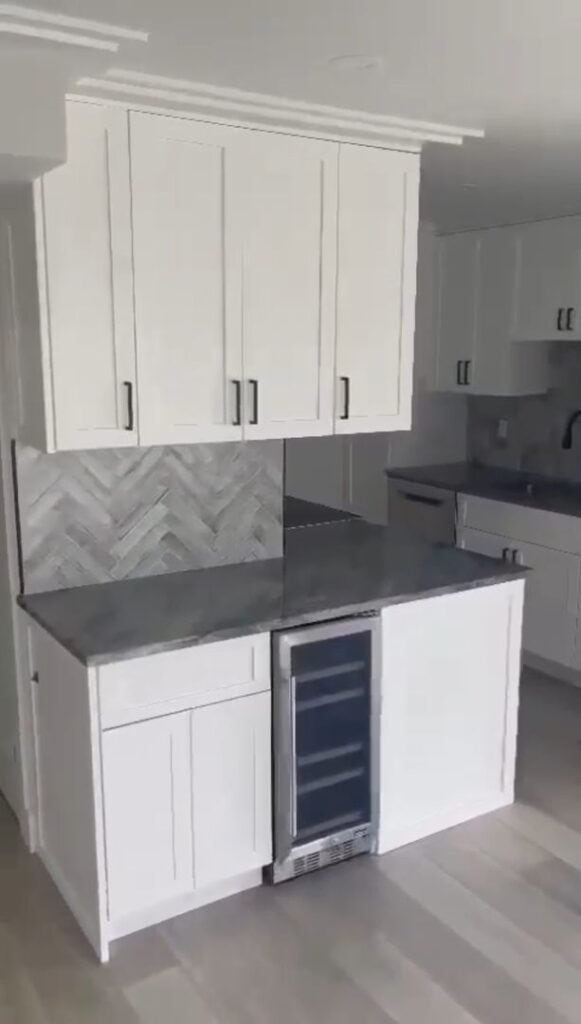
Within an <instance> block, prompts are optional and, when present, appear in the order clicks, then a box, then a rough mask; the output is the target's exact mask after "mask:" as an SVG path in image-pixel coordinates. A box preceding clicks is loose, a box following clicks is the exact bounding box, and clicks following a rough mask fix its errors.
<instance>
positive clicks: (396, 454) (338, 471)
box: [285, 225, 468, 523]
mask: <svg viewBox="0 0 581 1024" xmlns="http://www.w3.org/2000/svg"><path fill="white" fill-rule="evenodd" d="M436 245H437V241H436V238H435V236H434V232H433V229H432V228H431V227H430V226H425V225H422V227H421V228H420V237H419V249H418V287H417V299H416V334H415V358H414V398H413V412H412V429H411V430H409V431H398V432H397V433H392V434H359V435H356V436H354V437H321V438H300V439H298V440H291V441H287V442H286V443H285V454H286V465H285V493H286V494H292V495H294V496H296V497H298V498H306V499H307V500H309V501H318V502H322V503H323V504H326V505H331V506H333V507H335V508H344V509H352V510H353V511H354V512H357V513H358V514H360V515H362V516H364V517H365V518H366V519H369V520H370V521H371V522H379V523H384V522H386V520H387V486H386V481H385V469H386V468H387V467H388V466H394V467H395V466H418V465H423V464H429V463H437V462H459V461H462V460H463V459H464V458H466V451H467V448H466V445H467V410H468V406H467V400H466V399H465V398H464V397H463V396H461V395H441V394H438V393H435V392H432V391H430V390H429V389H430V386H431V382H432V381H433V380H434V379H435V360H436V323H437V281H436Z"/></svg>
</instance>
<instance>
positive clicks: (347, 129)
mask: <svg viewBox="0 0 581 1024" xmlns="http://www.w3.org/2000/svg"><path fill="white" fill-rule="evenodd" d="M77 87H78V89H79V90H81V92H80V93H79V94H76V95H75V98H77V99H83V98H84V99H93V100H94V99H95V98H100V99H103V100H108V101H111V100H113V101H115V102H119V103H122V104H123V105H125V106H128V107H136V106H139V107H140V108H141V109H144V108H146V109H158V110H159V109H162V110H164V111H168V110H171V111H172V112H173V113H178V114H181V116H183V117H192V118H196V119H198V120H205V121H215V122H219V123H225V124H235V125H239V126H241V127H252V128H263V129H266V130H271V131H280V132H286V133H288V134H297V133H299V134H302V135H309V136H315V137H317V138H327V139H335V140H339V141H353V142H358V143H362V144H367V145H372V146H377V147H380V148H388V149H393V148H398V149H406V150H410V151H414V152H417V151H419V150H420V149H421V147H422V145H423V144H424V143H425V142H440V143H447V144H448V145H461V143H462V142H463V141H464V139H465V138H467V137H470V138H477V139H480V138H482V137H483V136H484V132H483V131H481V130H480V129H475V128H462V127H457V126H454V125H445V124H435V123H432V122H429V121H415V120H412V119H408V118H402V117H391V116H388V115H383V114H370V113H367V112H366V111H361V110H348V109H342V108H340V107H333V106H327V105H323V104H315V103H305V102H302V101H300V100H296V101H294V100H289V99H284V98H282V97H278V96H270V95H266V94H262V93H256V92H245V91H243V90H241V89H230V88H222V87H220V86H213V85H206V84H203V83H200V82H192V81H189V80H187V79H181V78H166V77H163V76H160V75H149V74H144V73H141V72H135V71H125V70H123V69H121V68H111V69H110V70H108V71H107V72H106V73H105V74H104V75H103V77H101V78H94V77H85V78H81V79H79V80H78V82H77Z"/></svg>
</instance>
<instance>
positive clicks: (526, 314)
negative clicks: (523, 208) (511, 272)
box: [512, 217, 581, 341]
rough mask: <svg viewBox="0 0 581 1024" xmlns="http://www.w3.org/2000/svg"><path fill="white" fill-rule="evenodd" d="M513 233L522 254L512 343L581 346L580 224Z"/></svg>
mask: <svg viewBox="0 0 581 1024" xmlns="http://www.w3.org/2000/svg"><path fill="white" fill-rule="evenodd" d="M512 230H513V231H514V232H515V234H516V246H517V253H518V260H517V281H516V291H515V303H514V323H513V329H512V336H513V338H515V339H516V340H518V341H550V340H553V339H557V340H558V339H561V340H563V341H578V340H581V218H580V217H565V218H561V219H558V220H547V221H539V222H537V223H535V224H525V225H523V226H521V227H518V228H514V229H512Z"/></svg>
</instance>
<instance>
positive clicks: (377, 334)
mask: <svg viewBox="0 0 581 1024" xmlns="http://www.w3.org/2000/svg"><path fill="white" fill-rule="evenodd" d="M418 182H419V157H417V156H415V155H413V154H409V153H396V152H387V151H385V150H375V149H372V148H370V147H367V146H353V145H341V146H340V147H339V201H338V257H337V259H338V262H337V357H336V380H335V430H336V431H337V433H342V434H354V433H361V432H367V431H383V430H402V429H409V427H410V426H411V396H412V367H413V341H414V320H415V299H416V257H417V231H418Z"/></svg>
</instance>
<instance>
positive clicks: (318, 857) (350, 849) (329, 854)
mask: <svg viewBox="0 0 581 1024" xmlns="http://www.w3.org/2000/svg"><path fill="white" fill-rule="evenodd" d="M359 832H362V833H363V834H360V835H355V836H354V835H352V834H351V835H349V837H348V838H345V839H343V840H341V841H339V842H337V841H336V840H334V839H333V840H331V841H330V840H328V839H327V840H326V841H322V842H320V843H318V844H317V847H318V848H317V849H315V850H311V851H309V852H308V853H307V852H305V851H303V852H302V853H300V854H299V853H296V854H294V856H293V855H292V854H291V856H290V857H289V858H288V860H287V861H285V862H284V864H280V865H278V864H275V865H273V869H274V870H273V871H272V881H274V882H283V881H286V880H287V879H289V878H298V877H299V875H305V874H307V873H308V872H309V871H317V869H318V868H324V867H327V866H328V865H330V864H339V863H340V861H343V860H348V859H349V858H350V857H356V856H357V855H358V854H360V853H368V852H369V850H370V848H371V834H370V830H369V829H368V828H365V829H359ZM323 843H324V845H323Z"/></svg>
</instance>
